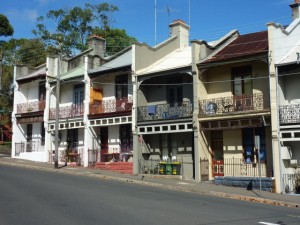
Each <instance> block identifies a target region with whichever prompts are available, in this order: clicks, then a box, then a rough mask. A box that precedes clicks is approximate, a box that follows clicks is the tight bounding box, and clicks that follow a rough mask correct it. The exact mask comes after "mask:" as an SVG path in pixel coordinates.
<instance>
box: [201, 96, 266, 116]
mask: <svg viewBox="0 0 300 225" xmlns="http://www.w3.org/2000/svg"><path fill="white" fill-rule="evenodd" d="M269 105H270V104H269V102H268V99H265V98H264V96H263V94H253V95H242V96H229V97H221V98H213V99H205V100H199V117H209V116H215V115H228V114H230V115H232V114H245V113H249V112H257V111H264V110H268V109H270V107H269Z"/></svg>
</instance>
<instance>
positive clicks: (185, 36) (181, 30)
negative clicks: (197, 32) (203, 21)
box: [169, 19, 190, 48]
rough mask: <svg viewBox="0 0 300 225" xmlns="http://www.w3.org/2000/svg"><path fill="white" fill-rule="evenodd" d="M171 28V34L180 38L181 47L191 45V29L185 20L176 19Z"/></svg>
mask: <svg viewBox="0 0 300 225" xmlns="http://www.w3.org/2000/svg"><path fill="white" fill-rule="evenodd" d="M169 27H170V30H171V36H172V37H173V36H177V37H178V40H179V47H180V48H185V47H188V46H189V30H190V26H188V25H187V24H186V23H185V22H184V21H182V20H180V19H178V20H174V21H173V23H171V24H170V25H169Z"/></svg>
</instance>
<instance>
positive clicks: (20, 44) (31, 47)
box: [0, 39, 46, 113]
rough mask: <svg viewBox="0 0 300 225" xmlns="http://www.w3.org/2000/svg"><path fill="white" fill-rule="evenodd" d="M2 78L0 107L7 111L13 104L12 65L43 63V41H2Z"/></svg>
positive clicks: (44, 57) (10, 109)
mask: <svg viewBox="0 0 300 225" xmlns="http://www.w3.org/2000/svg"><path fill="white" fill-rule="evenodd" d="M1 51H2V55H3V59H2V77H1V78H2V79H1V90H0V109H1V110H4V111H5V112H7V113H9V112H10V111H12V105H13V85H12V84H13V73H14V72H13V66H14V65H16V64H23V65H27V66H29V67H36V66H38V65H41V64H43V63H45V60H46V55H45V54H46V51H45V46H44V44H43V42H41V41H40V40H38V39H10V40H9V41H7V42H3V43H2V45H1V47H0V52H1Z"/></svg>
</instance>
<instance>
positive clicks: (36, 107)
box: [17, 100, 45, 114]
mask: <svg viewBox="0 0 300 225" xmlns="http://www.w3.org/2000/svg"><path fill="white" fill-rule="evenodd" d="M44 109H45V101H44V100H43V101H33V102H26V103H20V104H17V114H20V113H31V112H39V111H43V110H44Z"/></svg>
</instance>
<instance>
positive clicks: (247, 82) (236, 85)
mask: <svg viewBox="0 0 300 225" xmlns="http://www.w3.org/2000/svg"><path fill="white" fill-rule="evenodd" d="M231 75H232V80H233V84H232V86H233V90H232V91H233V95H235V96H241V95H252V67H251V66H241V67H234V68H232V70H231Z"/></svg>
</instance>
